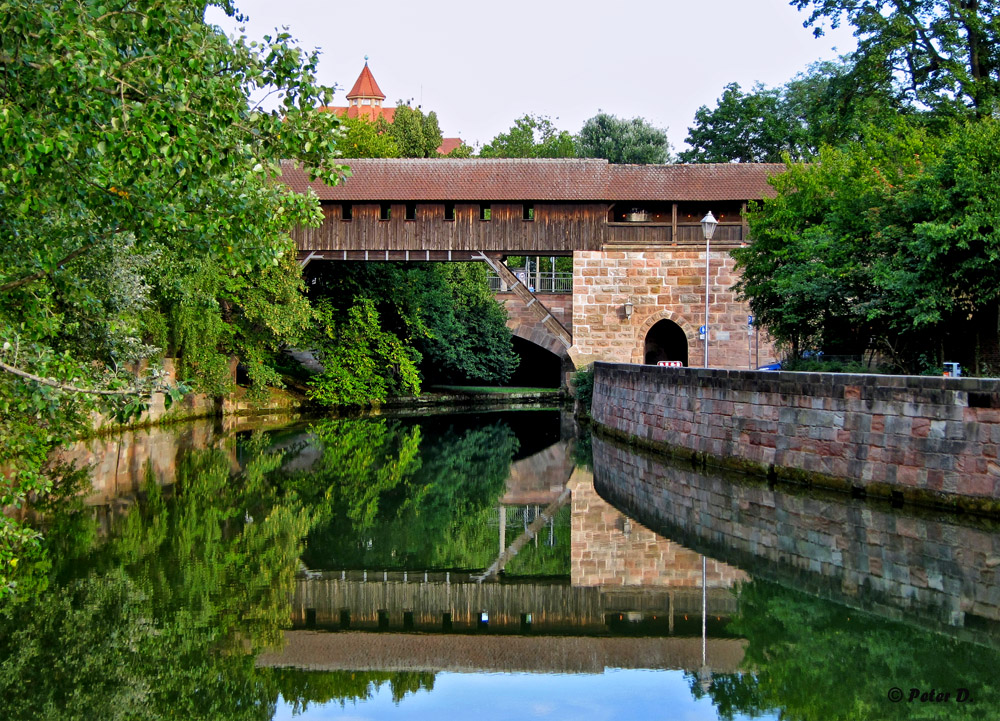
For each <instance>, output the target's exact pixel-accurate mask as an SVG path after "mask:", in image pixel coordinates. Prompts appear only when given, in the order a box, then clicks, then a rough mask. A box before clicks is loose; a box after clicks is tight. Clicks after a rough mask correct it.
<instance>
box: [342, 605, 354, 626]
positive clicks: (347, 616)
mask: <svg viewBox="0 0 1000 721" xmlns="http://www.w3.org/2000/svg"><path fill="white" fill-rule="evenodd" d="M340 627H341V628H350V627H351V612H350V611H349V610H348V609H346V608H342V609H340Z"/></svg>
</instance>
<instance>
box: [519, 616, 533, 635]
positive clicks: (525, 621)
mask: <svg viewBox="0 0 1000 721" xmlns="http://www.w3.org/2000/svg"><path fill="white" fill-rule="evenodd" d="M521 630H522V631H525V632H527V631H530V630H531V614H530V613H522V614H521Z"/></svg>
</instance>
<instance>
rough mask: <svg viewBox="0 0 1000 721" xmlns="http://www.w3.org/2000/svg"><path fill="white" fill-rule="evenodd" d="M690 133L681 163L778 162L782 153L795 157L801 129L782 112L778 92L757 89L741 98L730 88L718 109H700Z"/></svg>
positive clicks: (738, 91)
mask: <svg viewBox="0 0 1000 721" xmlns="http://www.w3.org/2000/svg"><path fill="white" fill-rule="evenodd" d="M694 122H695V125H694V126H693V127H690V128H688V136H687V138H686V139H685V142H686V143H687V144H688V146H689V149H688V150H685V151H682V152H681V153H680V155H679V156H678V158H679V160H680V161H681V162H684V163H730V162H734V161H735V162H740V163H777V162H780V161H781V159H782V156H783V155H785V154H788V155H791V156H792V157H799V155H800V154H799V152H798V142H799V138H798V135H799V128H798V127H797V125H796V123H795V120H794V118H792V117H790V116H789V115H788V113H787V109H786V108H785V107H783V103H782V97H781V91H780V90H778V89H768V88H765V87H764V86H763V85H755V86H754V88H753V90H752V91H751V92H749V93H744V92H743V91H742V89H741V88H740V86H739V83H730V84H729V85H727V86H726V88H725V90H723V92H722V97H720V98H719V102H718V104H717V105H716V107H715V108H714V109H712V110H709V109H708V108H707V107H706V106H704V105H703V106H701V107H700V108H698V110H697V111H695V114H694Z"/></svg>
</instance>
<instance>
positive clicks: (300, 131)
mask: <svg viewBox="0 0 1000 721" xmlns="http://www.w3.org/2000/svg"><path fill="white" fill-rule="evenodd" d="M205 6H206V3H205V2H194V1H193V0H157V1H156V2H152V3H146V4H144V5H143V6H142V7H139V8H136V7H134V6H132V5H131V4H129V3H126V2H125V1H124V0H112V1H111V2H108V1H107V0H31V1H29V0H3V1H2V2H0V347H3V349H4V357H3V361H2V363H3V371H2V372H0V398H2V399H3V406H4V407H3V411H2V416H3V420H2V421H0V422H2V423H3V425H4V427H3V428H2V429H0V431H2V432H3V433H4V436H5V441H6V440H7V439H8V438H18V440H17V441H16V442H12V443H8V442H5V443H4V444H3V448H2V450H0V468H3V469H4V470H3V473H4V496H3V498H2V501H3V505H13V506H18V507H19V506H21V505H22V504H23V503H24V501H25V499H26V497H27V495H28V493H32V492H36V493H44V492H45V491H46V490H47V489H48V488H50V487H51V484H52V482H53V478H52V477H51V475H50V473H49V471H47V470H46V468H45V466H44V464H45V457H46V451H47V449H49V448H51V447H52V446H53V445H54V444H56V443H58V442H60V441H63V440H65V439H67V438H69V437H71V436H73V435H76V434H78V433H80V432H81V431H82V430H83V429H85V428H86V427H87V424H88V423H89V416H88V414H89V412H90V411H91V410H93V409H94V408H95V406H96V404H95V402H94V398H96V397H99V396H95V395H93V394H90V395H87V394H82V393H80V392H78V391H76V390H73V389H81V388H82V389H84V390H93V391H100V392H101V393H104V394H112V393H113V394H116V395H105V396H104V397H107V398H115V397H120V398H123V399H125V400H123V401H122V403H120V404H119V409H124V410H125V411H127V412H133V411H134V410H136V409H138V408H139V407H140V404H138V403H136V402H135V401H134V400H132V399H134V397H135V396H134V393H132V392H131V391H130V390H129V387H130V386H131V385H132V384H134V375H132V374H131V373H126V368H125V361H130V360H138V359H141V358H142V357H148V356H155V355H156V354H158V353H159V352H162V350H163V349H162V348H157V347H156V345H157V344H156V343H154V342H153V341H163V340H165V339H167V337H168V334H169V330H168V329H167V328H166V327H165V326H166V322H165V320H164V319H165V318H169V317H173V318H174V319H175V320H177V321H179V320H181V316H183V318H184V319H186V320H188V321H190V323H189V325H188V326H187V327H186V329H184V330H183V331H180V332H181V333H182V334H185V335H186V339H187V340H185V341H183V343H184V344H185V345H186V347H188V348H192V347H193V345H192V344H193V343H195V342H196V341H198V339H199V332H200V330H205V331H206V335H205V336H201V338H202V339H203V340H205V341H206V342H207V341H209V340H214V339H219V340H220V344H219V345H218V346H217V347H216V348H215V349H214V350H215V351H217V352H223V351H225V352H233V351H235V352H241V351H243V352H246V353H247V354H249V355H250V356H253V354H257V353H260V352H267V351H259V350H258V348H259V346H258V341H260V340H261V339H263V338H275V337H277V336H278V335H280V334H281V333H282V332H283V330H284V329H283V328H282V327H281V326H280V324H279V323H278V322H277V321H278V318H277V316H276V314H275V313H273V312H271V310H273V307H274V305H275V304H278V303H282V302H284V301H285V300H287V299H288V298H289V297H290V296H289V295H288V289H289V284H292V285H294V281H292V280H290V279H289V278H284V279H281V280H278V279H277V278H276V277H275V276H274V274H275V273H277V272H279V271H280V270H281V269H284V270H285V271H287V270H288V268H289V266H287V265H282V263H283V258H285V257H286V256H287V255H288V252H289V250H290V240H289V237H288V230H289V229H290V228H291V227H292V226H294V225H296V224H301V225H309V224H315V223H318V222H319V221H320V220H321V214H320V211H319V207H318V203H317V202H316V199H315V198H314V197H312V196H309V195H302V194H297V193H294V192H292V191H291V190H290V189H289V188H287V187H286V186H284V185H282V184H280V183H276V182H274V178H275V177H276V176H277V175H278V173H279V170H280V168H279V163H280V162H281V161H282V160H284V159H289V160H291V161H296V162H300V163H303V164H304V165H305V166H307V167H308V168H310V170H311V172H313V173H315V175H316V177H318V178H320V179H322V180H323V181H325V182H327V183H336V182H337V181H338V179H339V177H340V173H341V172H342V171H343V168H342V166H340V165H339V164H338V163H339V161H338V160H337V158H336V145H337V141H338V139H339V131H338V121H337V119H336V118H335V117H334V116H333V115H332V114H329V113H317V112H314V107H315V106H316V105H318V104H321V103H323V104H325V103H328V102H329V101H330V99H331V98H332V91H331V89H330V88H326V87H323V86H321V85H319V84H318V83H317V82H316V80H315V77H314V72H315V69H316V62H317V55H316V54H315V53H313V54H306V53H303V52H302V51H301V50H299V49H298V48H297V47H296V46H295V44H294V41H293V39H292V38H291V37H290V36H289V35H288V34H287V33H276V34H274V35H272V36H270V37H268V38H265V39H264V41H263V42H251V41H249V40H248V39H247V38H245V37H240V38H235V39H230V38H227V37H226V36H225V35H223V34H222V33H221V32H220V31H219V30H218V29H217V28H214V27H211V26H209V25H207V24H206V23H205V22H204V19H203V17H204V12H205ZM219 6H220V7H222V8H223V9H224V10H226V11H228V12H230V13H234V12H235V10H234V9H233V8H232V7H231V6H230V4H229V3H228V2H221V3H219ZM266 93H272V94H276V95H277V96H278V97H279V99H280V101H279V103H278V107H277V108H276V109H275V110H273V111H270V112H266V111H264V110H262V109H261V108H260V106H258V105H255V104H254V102H253V101H252V100H251V98H252V97H258V96H260V95H263V94H266ZM184 266H187V267H188V268H189V269H191V271H192V272H191V273H190V274H188V275H187V276H186V278H187V279H188V280H191V281H194V282H196V283H198V282H201V281H206V282H208V283H209V286H210V287H191V286H190V285H189V284H187V281H185V280H181V279H180V275H179V274H178V273H176V272H174V271H175V269H177V268H179V267H184ZM164 269H169V270H168V272H166V273H165V272H164ZM268 275H271V277H272V280H274V284H273V285H270V286H269V287H268V284H265V286H264V287H262V288H261V287H258V286H257V285H256V284H254V283H250V282H248V280H249V279H250V278H254V277H256V276H261V277H265V276H268ZM167 276H170V277H172V278H173V279H174V280H175V281H177V282H178V285H176V286H174V287H171V288H167V287H165V282H166V277H167ZM154 281H155V282H154ZM160 281H163V282H160ZM212 288H214V289H216V290H217V293H216V296H215V298H211V297H210V296H211V290H212ZM109 289H113V292H111V293H108V292H107V291H108V290H109ZM157 298H159V301H164V300H165V299H174V300H176V301H177V303H176V304H174V305H173V306H171V307H170V308H166V307H164V306H163V304H162V302H159V301H157ZM226 303H230V308H229V310H228V311H227V310H226V308H225V304H226ZM268 304H270V306H271V309H268V308H265V305H268ZM212 313H214V314H215V316H216V318H215V319H211V318H209V317H208V316H207V315H205V314H212ZM227 315H229V316H231V317H232V318H234V319H235V320H234V322H235V323H236V324H238V325H241V329H239V330H230V331H225V330H224V329H222V328H221V327H220V326H219V325H218V323H216V322H215V320H217V319H218V318H222V319H223V320H224V321H226V316H227ZM291 317H292V318H293V320H292V324H293V325H294V323H295V322H296V321H295V320H294V319H296V318H298V317H299V316H298V315H297V314H296V311H293V312H292V314H291ZM226 322H228V321H226ZM199 324H202V325H199ZM285 329H287V328H285ZM174 332H175V340H177V337H176V333H177V332H178V329H177V328H176V327H175V328H174ZM241 339H242V340H241ZM244 341H245V342H244ZM268 343H270V341H268ZM273 347H274V344H273V343H271V344H270V345H269V346H268V348H271V349H273ZM203 350H204V347H203ZM245 360H247V361H248V363H249V365H250V367H252V368H257V369H258V371H259V372H258V373H257V374H256V375H257V379H258V380H262V381H264V380H268V379H269V378H270V379H273V377H271V376H269V375H268V374H267V373H266V372H265V371H263V370H262V366H261V365H260V363H259V361H260V357H259V355H258V356H255V357H248V358H247V359H245ZM15 371H17V372H19V373H20V375H16V374H15ZM213 373H214V371H213ZM0 524H2V525H0V574H2V575H3V576H4V577H6V575H7V572H8V571H9V569H10V564H11V563H12V562H13V561H14V560H15V559H16V558H17V555H18V553H19V552H20V551H19V549H20V548H21V547H23V545H24V544H25V543H27V542H29V540H30V539H29V538H28V537H27V536H26V535H25V532H24V531H23V529H19V528H18V527H17V526H16V525H15V524H13V522H12V521H10V520H9V519H8V518H6V517H4V519H3V520H2V521H0ZM3 590H4V586H3V585H0V593H2V592H3Z"/></svg>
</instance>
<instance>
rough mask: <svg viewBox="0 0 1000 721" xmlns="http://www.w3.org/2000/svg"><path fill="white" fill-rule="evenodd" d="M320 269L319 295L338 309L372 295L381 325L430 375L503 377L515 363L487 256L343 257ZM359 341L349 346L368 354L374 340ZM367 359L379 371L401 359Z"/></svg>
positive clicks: (434, 378)
mask: <svg viewBox="0 0 1000 721" xmlns="http://www.w3.org/2000/svg"><path fill="white" fill-rule="evenodd" d="M316 272H317V275H316V276H315V277H314V281H315V282H314V284H313V285H312V286H311V289H312V290H311V292H312V295H313V297H314V298H324V299H325V300H326V302H327V303H328V306H329V308H330V309H331V310H332V311H333V313H334V315H336V313H345V312H346V311H347V309H349V308H351V307H354V306H356V305H357V304H358V303H362V302H364V303H367V304H368V306H367V307H370V308H371V309H372V310H373V311H375V312H376V313H377V316H378V328H377V330H378V333H384V334H389V335H392V336H393V337H394V338H396V341H394V342H395V343H398V344H399V346H398V347H399V349H400V352H401V353H403V354H404V355H407V356H409V357H410V358H412V359H413V361H414V363H418V364H419V370H420V373H421V375H422V376H423V377H424V378H425V379H426V380H427V381H429V382H432V383H441V382H452V383H454V382H469V381H472V382H481V383H499V384H502V383H505V382H507V380H509V379H510V377H511V375H512V374H513V372H514V370H515V369H516V367H517V361H518V358H517V355H516V354H515V352H514V350H513V347H512V344H511V332H510V330H509V329H508V328H507V325H506V323H507V316H506V312H505V311H504V309H503V308H502V307H501V306H500V305H499V304H498V303H497V302H496V299H495V298H494V297H493V294H492V292H491V291H490V289H489V283H488V280H487V277H486V268H485V266H483V265H482V264H478V263H419V264H413V265H404V264H401V263H365V264H348V263H339V264H328V265H326V266H317V268H316ZM369 332H370V333H375V332H376V328H375V327H372V328H370V331H369ZM380 337H385V338H386V339H387V336H380ZM321 343H326V341H321ZM355 346H356V347H353V348H350V349H345V350H344V351H343V352H344V353H347V354H349V355H352V356H354V355H357V354H358V353H359V352H363V353H364V354H365V355H368V349H369V346H368V345H366V344H363V343H362V344H355ZM359 349H360V350H359ZM327 352H333V351H332V347H328V350H327ZM338 352H339V351H338ZM359 363H360V361H359ZM366 364H367V365H366V366H365V367H370V368H372V369H373V372H374V373H382V374H388V376H387V377H392V378H395V377H397V376H396V375H395V373H396V371H395V370H394V369H395V368H396V367H397V362H395V361H394V362H392V363H389V362H387V361H386V360H385V359H382V360H376V359H374V358H372V359H371V360H370V361H366ZM359 367H360V366H359ZM399 377H400V378H402V377H406V376H405V374H404V376H399ZM390 385H391V384H390ZM406 387H407V388H411V389H412V385H409V384H407V385H406Z"/></svg>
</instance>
